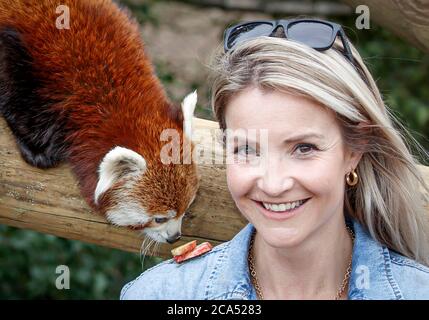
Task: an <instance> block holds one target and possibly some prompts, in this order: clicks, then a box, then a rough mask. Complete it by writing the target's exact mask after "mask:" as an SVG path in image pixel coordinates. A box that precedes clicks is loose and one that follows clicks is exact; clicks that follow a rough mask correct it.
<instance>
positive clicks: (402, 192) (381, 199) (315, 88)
mask: <svg viewBox="0 0 429 320" xmlns="http://www.w3.org/2000/svg"><path fill="white" fill-rule="evenodd" d="M349 43H350V42H349ZM350 47H351V50H352V53H353V58H354V65H353V64H352V63H351V62H350V61H349V60H347V59H346V58H345V56H344V55H343V53H342V49H343V48H342V45H341V42H340V41H338V40H337V41H336V42H335V45H334V46H333V47H332V48H331V49H329V50H326V51H323V52H319V51H316V50H314V49H312V48H310V47H308V46H306V45H304V44H301V43H297V42H293V41H288V40H286V39H284V38H276V37H259V38H256V39H253V40H248V41H246V42H244V43H241V44H239V45H238V46H237V47H236V48H235V49H234V50H233V51H232V52H227V53H226V54H224V53H223V52H221V53H218V54H217V55H216V56H215V59H214V61H213V63H212V64H211V69H212V77H213V86H212V93H211V94H212V96H211V106H212V110H213V113H214V115H215V117H216V119H217V121H218V122H219V125H220V128H221V129H222V130H225V129H226V124H225V119H224V114H225V112H224V111H225V107H226V106H227V104H228V102H229V100H230V98H231V97H233V96H234V95H236V94H237V93H239V92H241V91H243V90H244V89H246V88H249V87H252V86H253V87H257V88H260V89H262V90H279V91H282V92H288V93H293V94H300V95H304V96H306V97H310V98H311V99H314V100H315V101H317V102H318V103H320V104H321V105H323V106H325V107H327V108H329V109H331V110H333V111H334V112H335V115H336V118H337V119H338V124H339V126H340V128H341V132H342V134H343V141H344V143H345V144H346V146H347V147H349V148H350V150H351V151H357V152H362V153H363V155H362V158H361V160H360V162H359V164H358V166H357V168H356V172H357V174H358V175H359V178H360V179H359V183H358V184H357V185H356V186H354V187H352V188H349V187H347V190H346V192H345V199H344V205H345V209H346V212H347V214H348V215H349V216H351V217H352V218H354V219H356V220H357V221H358V222H359V223H361V224H362V225H363V226H364V227H365V228H366V229H367V230H368V231H369V233H370V235H371V236H372V237H373V238H374V239H377V240H378V241H379V242H380V243H382V244H384V245H386V246H387V247H389V248H390V249H392V250H395V251H397V252H399V253H401V254H402V255H404V256H407V257H409V258H411V259H414V260H416V261H417V262H419V263H422V264H424V265H426V266H429V214H428V213H427V212H426V209H425V208H424V206H425V204H426V203H428V202H429V197H428V196H427V195H426V194H425V193H424V192H423V191H426V192H429V188H428V185H427V184H426V183H425V181H424V178H423V175H422V173H421V171H420V169H419V168H418V165H419V161H418V160H417V157H414V156H413V155H412V152H411V151H410V150H409V145H408V141H407V138H406V136H408V139H409V140H410V142H412V143H413V144H414V146H415V147H416V148H417V149H416V150H417V151H418V152H419V153H421V156H423V158H424V159H427V158H428V154H427V152H426V151H425V150H424V148H423V147H422V146H420V145H419V143H418V142H417V141H416V140H415V139H414V138H413V137H412V136H411V135H410V134H409V132H408V131H407V129H406V128H405V127H404V126H403V125H402V124H401V123H400V121H399V120H398V119H396V117H395V116H394V114H393V113H392V112H391V111H390V110H389V109H388V107H386V105H385V103H384V102H383V99H382V97H381V94H380V92H379V90H378V88H377V85H376V83H375V81H374V79H373V78H372V76H371V74H370V72H369V71H368V69H367V67H366V66H365V64H364V62H363V61H362V58H361V57H360V55H359V53H358V52H357V50H356V49H355V48H354V46H353V45H352V44H351V43H350ZM394 124H396V125H397V127H395V126H394ZM363 141H364V142H363Z"/></svg>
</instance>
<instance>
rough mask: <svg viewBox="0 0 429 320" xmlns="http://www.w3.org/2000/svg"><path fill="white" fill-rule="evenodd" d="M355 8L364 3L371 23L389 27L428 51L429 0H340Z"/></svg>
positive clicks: (424, 50) (401, 36) (406, 39)
mask: <svg viewBox="0 0 429 320" xmlns="http://www.w3.org/2000/svg"><path fill="white" fill-rule="evenodd" d="M341 1H342V2H344V3H346V4H348V5H350V6H351V7H352V8H353V12H354V11H355V8H356V7H357V6H359V5H366V6H368V8H369V11H370V21H371V23H372V22H373V21H375V22H376V23H377V24H379V25H381V26H383V27H385V28H386V29H389V30H390V31H391V32H392V33H394V34H396V35H397V36H399V37H400V38H402V39H403V40H405V41H407V42H410V43H411V44H413V45H414V46H415V47H417V48H419V49H420V50H422V51H423V52H426V53H429V2H428V1H421V0H407V1H404V0H389V1H388V0H384V1H380V0H341Z"/></svg>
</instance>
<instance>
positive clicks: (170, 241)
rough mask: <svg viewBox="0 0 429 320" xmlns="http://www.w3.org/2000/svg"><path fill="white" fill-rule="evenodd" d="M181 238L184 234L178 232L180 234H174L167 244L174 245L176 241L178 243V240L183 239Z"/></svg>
mask: <svg viewBox="0 0 429 320" xmlns="http://www.w3.org/2000/svg"><path fill="white" fill-rule="evenodd" d="M181 236H182V234H181V233H180V232H178V233H176V234H174V235H173V236H171V237H169V238H168V239H167V242H168V243H169V244H173V243H175V242H176V241H178V240H179V239H180V237H181Z"/></svg>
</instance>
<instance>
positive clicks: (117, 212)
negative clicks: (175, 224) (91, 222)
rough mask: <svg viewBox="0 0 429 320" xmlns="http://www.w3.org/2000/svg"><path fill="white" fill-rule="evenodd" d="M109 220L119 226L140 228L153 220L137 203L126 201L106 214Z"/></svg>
mask: <svg viewBox="0 0 429 320" xmlns="http://www.w3.org/2000/svg"><path fill="white" fill-rule="evenodd" d="M106 216H107V220H109V222H111V223H112V224H114V225H117V226H123V227H128V226H138V225H141V224H146V223H148V222H149V221H150V220H151V219H152V218H151V217H150V216H149V215H147V214H146V211H145V210H144V209H143V208H142V207H141V206H140V205H138V204H137V203H133V202H131V201H125V202H124V203H123V204H119V205H117V206H115V208H114V209H112V210H109V211H108V212H107V213H106Z"/></svg>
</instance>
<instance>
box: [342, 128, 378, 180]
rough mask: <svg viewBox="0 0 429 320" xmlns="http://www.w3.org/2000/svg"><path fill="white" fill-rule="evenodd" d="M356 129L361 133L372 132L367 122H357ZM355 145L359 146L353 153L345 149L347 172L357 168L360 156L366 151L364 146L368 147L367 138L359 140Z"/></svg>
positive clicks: (348, 148)
mask: <svg viewBox="0 0 429 320" xmlns="http://www.w3.org/2000/svg"><path fill="white" fill-rule="evenodd" d="M356 127H357V128H358V131H362V132H365V131H368V130H372V129H371V127H370V126H369V122H366V121H361V122H359V124H358V125H357V126H356ZM367 135H368V134H366V136H367ZM355 143H357V144H358V145H359V147H358V148H355V151H352V150H350V147H347V157H346V161H347V165H346V168H348V169H347V170H348V171H347V172H350V171H351V169H356V168H357V166H358V164H359V161H360V160H361V159H362V156H363V154H364V153H365V150H366V149H367V148H366V145H368V143H369V139H368V138H367V139H360V140H359V141H357V142H355ZM357 150H359V151H357Z"/></svg>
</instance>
